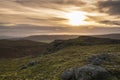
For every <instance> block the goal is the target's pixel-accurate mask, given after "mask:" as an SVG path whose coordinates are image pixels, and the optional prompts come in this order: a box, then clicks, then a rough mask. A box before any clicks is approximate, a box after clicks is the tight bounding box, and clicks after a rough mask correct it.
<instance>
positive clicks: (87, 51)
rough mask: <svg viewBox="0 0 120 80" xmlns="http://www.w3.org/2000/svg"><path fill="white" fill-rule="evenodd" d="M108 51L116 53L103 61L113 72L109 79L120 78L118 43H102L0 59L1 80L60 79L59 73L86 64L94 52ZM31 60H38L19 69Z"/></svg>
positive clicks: (104, 65) (119, 49) (118, 79)
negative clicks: (38, 54)
mask: <svg viewBox="0 0 120 80" xmlns="http://www.w3.org/2000/svg"><path fill="white" fill-rule="evenodd" d="M103 53H109V54H113V55H116V56H117V57H116V58H113V59H112V61H110V62H107V63H104V64H103V65H102V67H105V68H106V69H107V70H108V71H110V72H114V73H113V75H112V76H111V77H112V78H111V80H120V78H119V77H117V76H120V75H119V73H120V68H119V66H120V64H119V63H120V44H106V45H105V44H102V45H91V46H79V45H78V46H71V47H67V48H64V49H62V50H59V51H57V52H55V53H54V54H48V55H43V56H40V57H36V58H32V57H25V58H18V59H12V60H11V59H9V60H5V59H2V60H0V79H1V80H10V79H11V80H61V79H60V75H61V73H62V72H63V71H64V70H66V69H69V68H74V67H80V66H83V65H86V64H88V63H89V62H88V61H87V60H88V58H89V57H91V56H93V55H96V54H103ZM31 61H39V63H38V64H35V65H33V66H28V67H27V68H25V69H22V70H19V68H20V67H22V66H23V65H26V64H28V63H29V62H31Z"/></svg>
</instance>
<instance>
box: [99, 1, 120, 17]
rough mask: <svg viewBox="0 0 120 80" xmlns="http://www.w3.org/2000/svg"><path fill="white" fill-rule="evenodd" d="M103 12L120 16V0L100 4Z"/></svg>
mask: <svg viewBox="0 0 120 80" xmlns="http://www.w3.org/2000/svg"><path fill="white" fill-rule="evenodd" d="M98 5H99V8H100V10H101V11H105V12H108V13H109V14H113V15H120V0H107V1H100V2H98Z"/></svg>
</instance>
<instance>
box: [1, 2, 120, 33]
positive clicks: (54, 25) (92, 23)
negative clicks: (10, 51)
mask: <svg viewBox="0 0 120 80" xmlns="http://www.w3.org/2000/svg"><path fill="white" fill-rule="evenodd" d="M119 5H120V0H0V35H2V34H3V35H4V34H5V35H8V34H10V33H18V31H20V29H19V28H21V27H26V26H27V28H28V29H29V26H30V27H31V28H30V29H29V30H28V31H25V33H24V34H28V33H30V34H31V33H36V28H37V30H38V32H39V31H40V34H46V33H49V34H50V33H52V34H53V32H54V33H55V34H56V33H70V34H72V32H77V33H84V32H82V31H84V30H85V34H86V33H88V32H94V31H95V32H96V33H98V31H97V30H99V31H100V29H101V30H102V31H105V30H104V29H106V30H108V28H109V30H108V31H105V32H104V33H108V32H110V31H111V32H118V31H120V30H117V29H118V28H119V29H120V15H119V14H120V6H119ZM21 25H22V26H21ZM6 26H7V27H8V26H12V27H13V28H14V27H16V29H13V30H12V31H11V30H8V29H9V28H7V27H6ZM35 26H37V27H35ZM87 27H88V28H87ZM99 27H100V28H99ZM115 27H117V29H116V28H115ZM4 28H5V29H4ZM73 28H74V29H75V30H73ZM102 28H104V29H102ZM111 28H112V29H111ZM2 29H3V30H2ZM87 29H88V31H86V30H87ZM96 29H97V30H96ZM16 30H18V31H16ZM34 30H35V31H34ZM91 30H93V31H91ZM31 31H34V32H31ZM8 32H10V33H8ZM27 32H28V33H27ZM102 33H103V32H102Z"/></svg>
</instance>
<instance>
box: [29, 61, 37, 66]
mask: <svg viewBox="0 0 120 80" xmlns="http://www.w3.org/2000/svg"><path fill="white" fill-rule="evenodd" d="M38 63H39V62H38V61H34V60H33V61H30V62H29V63H28V64H27V66H34V65H35V64H38Z"/></svg>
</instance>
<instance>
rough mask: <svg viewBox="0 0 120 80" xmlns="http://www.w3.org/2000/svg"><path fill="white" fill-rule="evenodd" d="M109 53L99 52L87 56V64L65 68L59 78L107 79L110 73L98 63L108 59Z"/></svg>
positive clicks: (63, 79)
mask: <svg viewBox="0 0 120 80" xmlns="http://www.w3.org/2000/svg"><path fill="white" fill-rule="evenodd" d="M110 60H111V55H109V54H100V55H94V56H92V57H91V58H89V60H88V61H89V62H90V63H89V64H88V65H85V66H82V67H79V68H74V69H68V70H65V71H64V72H63V73H62V75H61V78H62V80H107V79H108V78H109V77H110V73H109V72H108V71H107V70H106V69H105V68H104V67H101V66H100V65H101V64H102V63H103V62H105V61H110Z"/></svg>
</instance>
